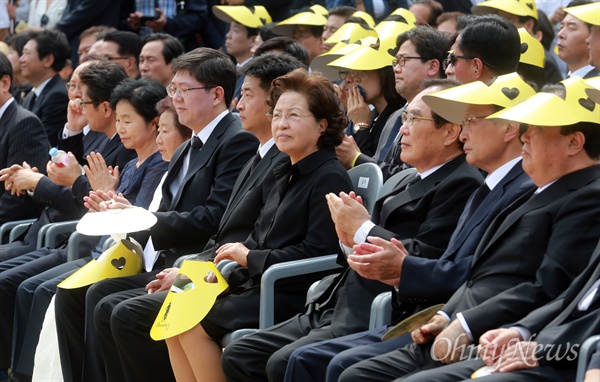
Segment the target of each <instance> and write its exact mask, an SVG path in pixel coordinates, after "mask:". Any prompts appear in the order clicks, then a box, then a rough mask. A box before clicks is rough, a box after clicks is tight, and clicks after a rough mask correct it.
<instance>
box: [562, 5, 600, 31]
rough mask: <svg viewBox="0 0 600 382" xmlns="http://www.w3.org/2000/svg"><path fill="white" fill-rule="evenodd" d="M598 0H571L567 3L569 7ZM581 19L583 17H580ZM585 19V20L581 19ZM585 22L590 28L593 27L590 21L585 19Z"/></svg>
mask: <svg viewBox="0 0 600 382" xmlns="http://www.w3.org/2000/svg"><path fill="white" fill-rule="evenodd" d="M597 1H598V0H572V1H570V2H569V4H567V8H570V7H577V6H579V5H586V4H592V3H596V2H597ZM578 20H581V19H578ZM581 21H583V20H581ZM583 22H584V23H585V25H587V26H588V28H590V29H591V28H592V24H590V23H586V22H585V21H583Z"/></svg>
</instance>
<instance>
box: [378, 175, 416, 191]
mask: <svg viewBox="0 0 600 382" xmlns="http://www.w3.org/2000/svg"><path fill="white" fill-rule="evenodd" d="M416 172H417V169H415V168H407V169H406V170H402V171H400V172H399V173H397V174H394V175H392V176H391V177H390V178H389V179H388V180H386V181H385V183H384V184H383V187H381V190H380V191H379V197H381V196H383V195H387V194H389V193H390V192H392V191H393V190H394V188H396V186H397V185H399V184H400V182H402V181H403V180H404V179H405V178H406V177H407V176H409V175H412V174H414V173H416Z"/></svg>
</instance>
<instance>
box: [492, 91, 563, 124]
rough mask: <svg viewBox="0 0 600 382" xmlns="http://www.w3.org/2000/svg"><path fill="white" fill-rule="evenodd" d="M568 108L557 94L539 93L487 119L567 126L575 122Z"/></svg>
mask: <svg viewBox="0 0 600 382" xmlns="http://www.w3.org/2000/svg"><path fill="white" fill-rule="evenodd" d="M568 108H569V106H568V105H567V103H566V102H565V101H564V100H563V99H562V98H560V97H559V96H557V95H556V94H552V93H537V94H535V95H534V96H532V97H531V98H529V99H526V100H525V101H523V102H521V103H519V104H517V105H515V106H513V107H509V108H507V109H505V110H501V111H499V112H497V113H494V114H492V115H490V116H489V117H487V119H490V120H492V121H494V120H500V121H513V122H519V123H526V124H529V125H536V126H567V125H572V124H573V123H575V122H574V121H573V118H572V117H571V116H570V115H569V114H570V113H568V112H567V110H568ZM557 111H560V112H557Z"/></svg>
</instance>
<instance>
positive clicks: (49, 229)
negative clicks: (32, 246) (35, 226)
mask: <svg viewBox="0 0 600 382" xmlns="http://www.w3.org/2000/svg"><path fill="white" fill-rule="evenodd" d="M78 222H79V220H72V221H66V222H60V223H50V224H46V225H44V226H43V227H42V229H41V230H40V232H39V233H38V241H37V247H38V248H41V247H42V246H44V247H49V248H54V247H55V246H56V243H57V241H58V240H57V237H58V236H59V235H61V234H64V233H71V232H73V231H75V227H76V226H77V223H78Z"/></svg>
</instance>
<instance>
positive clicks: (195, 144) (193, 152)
mask: <svg viewBox="0 0 600 382" xmlns="http://www.w3.org/2000/svg"><path fill="white" fill-rule="evenodd" d="M201 148H202V141H201V140H200V138H198V137H197V136H195V135H194V136H193V137H192V146H191V147H190V165H191V164H192V163H194V160H195V159H196V157H197V156H198V153H199V152H200V149H201Z"/></svg>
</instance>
